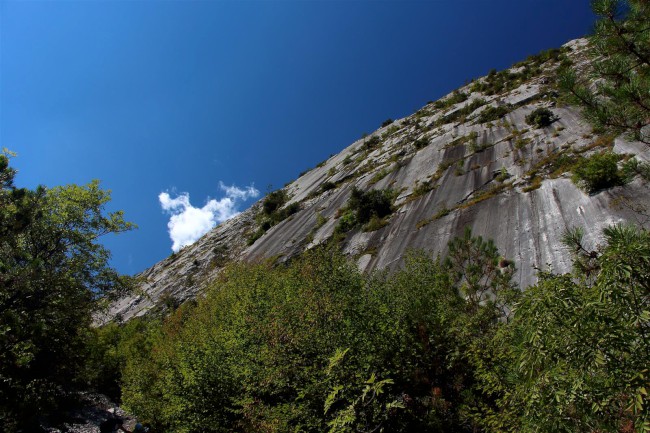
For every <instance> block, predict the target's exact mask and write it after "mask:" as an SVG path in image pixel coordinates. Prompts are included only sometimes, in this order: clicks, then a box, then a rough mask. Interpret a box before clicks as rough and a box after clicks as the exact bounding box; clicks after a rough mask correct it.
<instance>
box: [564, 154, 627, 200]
mask: <svg viewBox="0 0 650 433" xmlns="http://www.w3.org/2000/svg"><path fill="white" fill-rule="evenodd" d="M619 159H620V156H619V155H617V154H615V153H613V152H604V153H595V154H593V155H591V156H590V157H587V158H583V159H581V160H580V161H579V162H578V163H577V164H576V166H575V167H574V168H573V181H574V182H575V183H576V184H577V185H579V186H580V187H581V188H583V189H585V190H586V191H587V192H589V193H592V192H596V191H599V190H601V189H606V188H611V187H613V186H616V185H621V184H622V183H623V177H622V175H621V173H620V172H619V169H618V161H619Z"/></svg>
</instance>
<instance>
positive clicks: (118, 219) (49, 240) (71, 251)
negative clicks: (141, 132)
mask: <svg viewBox="0 0 650 433" xmlns="http://www.w3.org/2000/svg"><path fill="white" fill-rule="evenodd" d="M9 156H10V155H9V153H8V152H3V154H1V155H0V182H1V185H0V187H1V189H0V383H2V386H0V422H1V423H2V424H3V425H5V426H7V427H6V428H7V430H9V431H12V430H13V429H17V428H19V427H23V428H31V427H25V426H26V425H29V423H35V422H36V421H37V420H36V419H35V416H36V415H44V414H47V413H48V411H49V410H50V409H52V408H53V407H55V405H56V403H57V402H58V401H61V399H62V396H63V395H64V394H65V393H66V392H68V391H70V390H71V389H72V388H73V387H74V386H76V385H78V384H79V382H80V381H81V373H82V371H83V366H84V363H85V360H86V355H87V342H88V339H89V335H90V331H89V328H90V325H91V321H92V314H93V312H94V311H96V309H97V308H100V306H101V304H102V303H105V302H107V300H108V299H109V298H110V296H113V295H115V294H117V293H118V292H122V291H125V290H127V289H128V287H129V284H128V283H129V281H128V279H126V278H124V277H121V276H119V275H118V273H117V272H116V271H115V270H113V269H112V268H111V267H110V266H109V265H108V260H109V257H110V254H109V252H108V250H107V249H106V248H104V247H103V246H102V245H101V244H99V243H98V239H99V238H100V237H101V236H103V235H106V234H108V233H119V232H123V231H125V230H129V229H131V228H132V227H133V225H132V224H130V223H128V222H125V221H124V219H123V216H122V213H121V212H114V213H110V214H108V215H104V205H105V204H106V203H107V202H108V201H109V200H110V194H109V192H107V191H104V190H102V189H100V187H99V182H98V181H93V182H91V183H90V184H88V185H85V186H77V185H68V186H63V187H55V188H51V189H47V188H45V187H42V186H39V187H38V188H36V189H35V190H29V189H25V188H16V187H15V186H14V184H13V179H14V176H15V170H14V169H12V168H10V167H9ZM32 427H33V426H32Z"/></svg>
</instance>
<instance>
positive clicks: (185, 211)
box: [158, 182, 260, 251]
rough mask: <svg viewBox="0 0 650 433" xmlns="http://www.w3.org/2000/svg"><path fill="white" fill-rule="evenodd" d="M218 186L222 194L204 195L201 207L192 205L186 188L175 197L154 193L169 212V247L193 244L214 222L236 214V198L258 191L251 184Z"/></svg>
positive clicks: (255, 194) (174, 247) (244, 198)
mask: <svg viewBox="0 0 650 433" xmlns="http://www.w3.org/2000/svg"><path fill="white" fill-rule="evenodd" d="M219 188H220V189H221V190H222V191H223V192H224V194H225V197H223V198H221V199H219V200H216V199H209V198H208V201H207V203H206V204H205V205H204V206H203V207H201V208H198V207H194V206H192V204H191V203H190V195H189V194H188V193H186V192H183V193H181V194H179V195H178V196H177V197H176V198H172V197H171V196H170V195H169V194H168V193H166V192H161V193H160V194H159V195H158V200H160V206H162V209H163V211H165V212H167V213H168V214H170V215H171V217H170V218H169V223H167V228H168V229H169V237H170V238H171V240H172V242H173V244H172V250H174V251H178V250H180V249H181V248H183V247H184V246H186V245H190V244H193V243H194V242H195V241H196V240H197V239H198V238H200V237H201V236H203V235H204V234H205V233H207V232H208V231H209V230H210V229H211V228H212V227H214V226H215V225H217V224H219V223H222V222H224V221H226V220H227V219H230V218H232V217H234V216H235V215H237V214H239V211H238V210H237V207H238V205H239V204H240V202H242V201H244V200H247V199H249V198H255V197H257V196H259V194H260V192H259V191H258V190H257V189H255V187H254V186H252V185H251V186H248V187H246V188H244V189H241V188H238V187H236V186H234V185H231V186H227V185H224V184H223V183H222V182H219Z"/></svg>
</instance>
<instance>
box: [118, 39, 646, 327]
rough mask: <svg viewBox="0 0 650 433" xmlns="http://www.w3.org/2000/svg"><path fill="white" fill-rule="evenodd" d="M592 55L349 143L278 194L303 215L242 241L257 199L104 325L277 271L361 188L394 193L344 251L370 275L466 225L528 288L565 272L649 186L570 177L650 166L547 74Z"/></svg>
mask: <svg viewBox="0 0 650 433" xmlns="http://www.w3.org/2000/svg"><path fill="white" fill-rule="evenodd" d="M584 47H585V41H584V40H575V41H571V42H569V43H567V44H565V46H563V48H562V50H560V51H558V52H557V53H555V54H556V56H538V57H535V58H532V59H529V60H527V61H526V62H522V63H521V64H518V65H516V66H515V67H513V68H511V69H509V70H507V71H502V72H500V73H491V74H490V75H488V76H486V77H483V78H481V79H479V80H476V81H474V82H473V83H470V84H468V85H467V86H465V87H463V88H460V89H458V90H457V91H455V92H454V93H452V94H450V95H447V96H446V97H445V98H443V99H441V100H440V101H437V102H435V103H430V104H428V105H427V106H425V107H423V108H422V109H421V110H419V111H418V112H417V113H415V114H413V115H411V116H409V117H406V118H403V119H399V120H396V121H394V122H393V123H391V124H390V125H387V126H384V127H382V128H380V129H379V130H377V131H375V132H374V133H373V134H371V135H370V136H367V137H365V138H363V139H360V140H358V141H356V142H354V143H352V144H351V145H350V146H348V147H347V148H346V149H344V150H343V151H342V152H341V153H339V154H338V155H335V156H333V157H331V158H329V159H328V160H327V161H325V162H323V163H321V164H319V166H318V167H316V168H314V169H312V170H310V171H309V172H307V173H305V174H304V175H302V176H301V177H300V178H298V179H297V180H295V181H294V182H292V183H290V184H289V185H287V186H286V187H285V188H284V190H285V191H286V193H287V196H288V197H289V200H288V202H287V203H286V204H284V206H285V207H287V206H291V205H292V204H293V203H298V204H299V206H300V210H299V211H297V212H296V213H294V214H293V215H291V216H289V217H288V218H286V219H284V220H283V221H281V222H279V223H278V224H276V225H274V226H272V227H271V228H270V229H268V230H267V231H266V232H265V233H264V234H263V235H262V236H261V237H259V238H258V239H257V240H255V242H254V243H252V244H251V245H248V244H247V239H250V236H251V235H252V234H253V233H254V232H255V231H257V230H258V229H259V227H258V225H259V223H258V220H259V219H256V216H257V215H258V214H260V212H262V201H260V202H258V203H256V204H255V205H253V206H252V207H251V208H250V209H248V210H246V211H245V212H243V213H241V214H240V215H238V216H237V217H235V218H233V219H231V220H229V221H228V222H225V223H223V224H221V225H219V226H217V227H215V228H214V229H213V230H212V231H211V232H209V233H208V234H206V235H205V236H204V237H203V238H201V239H200V240H199V241H197V242H196V243H195V244H193V245H191V246H189V247H186V248H184V249H183V250H181V251H180V252H179V253H177V254H176V255H174V256H172V257H169V258H167V259H165V260H163V261H162V262H160V263H158V264H156V265H155V266H153V267H152V268H150V269H148V270H146V271H145V272H143V273H142V274H141V275H140V277H141V280H142V283H141V286H140V288H141V291H140V294H139V295H138V296H136V297H129V298H125V299H122V300H121V301H120V302H118V303H116V304H115V305H114V306H113V309H112V311H111V313H110V315H109V318H110V317H114V316H115V315H120V316H121V317H122V318H124V319H128V318H129V317H132V316H134V315H141V314H144V313H145V312H147V311H148V310H150V309H151V308H153V307H154V306H156V305H161V304H162V303H165V302H180V301H182V300H185V299H187V298H189V297H192V296H196V294H197V293H198V292H199V291H200V290H201V288H202V287H204V286H205V285H206V284H209V282H210V281H212V280H213V279H214V278H215V277H216V276H217V274H218V272H219V270H220V269H221V267H222V266H223V265H224V264H225V263H226V262H227V261H229V260H247V261H254V260H261V259H265V258H271V257H272V258H275V259H276V260H280V261H282V260H286V259H288V258H290V257H292V256H295V255H296V254H299V253H300V252H302V251H304V250H305V249H308V248H312V247H313V246H315V245H318V244H320V243H322V242H326V241H328V240H329V239H330V238H331V237H332V236H333V233H334V231H335V227H336V226H337V224H338V223H339V220H340V217H341V213H342V210H344V208H345V206H346V203H347V201H348V198H349V197H350V194H351V191H352V189H353V187H357V188H359V189H361V190H364V191H367V190H370V189H388V188H389V189H391V190H392V191H394V192H395V196H396V198H395V201H394V209H395V210H394V212H393V213H392V215H390V217H388V218H387V219H386V220H385V221H384V222H383V224H385V225H384V226H383V227H380V228H379V229H377V230H374V231H367V232H366V231H363V229H362V228H361V227H357V228H354V229H352V230H350V231H349V232H347V233H345V238H344V239H343V240H342V241H341V244H340V245H341V248H342V249H343V251H344V252H345V253H347V254H348V255H349V256H350V257H351V258H353V259H355V260H357V262H358V265H359V267H360V268H361V269H363V270H365V271H370V270H373V269H380V268H389V269H395V268H396V267H398V266H399V265H400V263H401V261H402V258H403V256H404V254H405V253H406V251H407V250H408V249H414V248H415V249H425V250H428V251H431V254H439V253H440V254H444V253H445V248H446V245H447V243H448V242H449V241H450V240H451V239H453V238H454V237H455V236H459V235H461V234H462V233H463V231H464V230H465V228H466V227H470V228H471V229H472V231H473V233H474V234H477V235H482V236H483V237H485V238H491V239H493V240H494V241H495V243H496V245H497V246H498V248H499V251H500V252H501V254H502V255H503V256H504V257H506V258H508V259H510V260H513V261H514V263H515V264H516V267H517V273H516V274H515V279H516V281H517V282H518V283H519V285H520V287H526V286H527V285H530V284H532V283H534V282H535V281H536V273H537V270H536V268H548V267H550V268H552V269H553V270H555V271H557V272H566V271H568V270H569V269H570V257H569V254H568V251H566V250H564V249H563V248H562V247H561V242H560V239H561V237H562V234H563V232H564V231H565V230H566V229H567V228H570V227H574V226H579V227H583V228H584V230H585V239H586V240H587V242H591V243H592V244H593V245H595V244H597V243H598V239H599V236H600V233H601V230H602V228H603V227H605V226H607V225H610V224H613V223H617V222H622V221H627V220H632V221H635V222H639V221H638V218H640V217H641V216H643V215H642V214H639V213H638V212H637V211H635V210H634V209H635V208H638V207H639V206H646V207H647V206H649V205H650V195H649V194H648V188H647V186H646V184H645V183H644V181H643V180H642V179H639V178H636V179H634V180H633V181H631V182H630V183H628V184H627V185H625V186H617V187H614V188H611V189H607V190H603V191H599V192H597V193H592V194H587V193H585V192H584V191H583V190H581V189H579V188H578V187H577V186H576V185H575V184H574V183H573V182H572V180H571V178H570V173H568V167H570V164H571V163H572V162H575V160H576V159H577V158H580V157H582V156H585V155H589V154H590V153H592V152H598V151H602V150H603V149H611V150H613V151H614V152H616V153H620V154H626V155H631V154H633V155H635V157H636V158H637V159H638V160H640V161H648V160H649V159H650V152H649V151H648V149H647V146H645V145H643V144H641V143H634V142H632V143H631V142H626V141H624V140H622V139H620V138H616V139H615V140H614V139H613V138H607V137H599V136H597V135H594V134H593V133H592V130H591V127H590V126H589V125H588V124H587V123H586V122H585V121H584V119H582V118H581V116H580V112H579V110H578V109H577V108H575V107H571V106H566V105H563V104H562V103H561V102H560V101H559V100H558V98H557V92H555V91H554V90H553V88H552V86H551V84H549V83H552V81H553V71H554V70H555V68H557V67H558V65H559V63H560V62H561V61H565V62H566V61H568V60H567V59H570V60H571V61H572V62H573V63H574V65H576V66H577V67H578V68H580V67H583V66H584V64H585V63H586V60H585V56H584ZM558 53H559V55H557V54H558ZM547 57H548V58H547ZM538 108H547V109H550V110H551V111H552V112H553V114H554V116H555V119H554V121H553V122H552V124H551V125H549V126H544V127H537V126H533V125H529V124H528V123H527V122H526V116H527V115H529V114H530V113H531V112H533V111H534V110H535V109H538ZM640 222H642V223H646V221H640ZM380 225H381V224H380Z"/></svg>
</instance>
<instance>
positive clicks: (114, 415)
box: [45, 393, 137, 433]
mask: <svg viewBox="0 0 650 433" xmlns="http://www.w3.org/2000/svg"><path fill="white" fill-rule="evenodd" d="M80 400H81V404H80V405H79V407H78V408H76V409H74V410H72V411H70V412H69V413H67V414H65V415H66V416H65V418H67V419H68V421H66V422H64V423H63V425H61V426H57V427H46V429H45V431H46V432H47V433H117V432H124V431H129V432H132V431H133V429H134V427H135V424H136V423H137V420H136V419H135V418H134V417H132V416H131V415H129V414H128V413H126V412H125V411H124V410H123V409H122V408H120V407H119V406H118V405H117V404H115V403H114V402H112V401H111V400H110V399H109V398H108V397H106V396H105V395H102V394H97V393H82V394H81V395H80ZM124 428H125V429H126V430H124Z"/></svg>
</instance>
